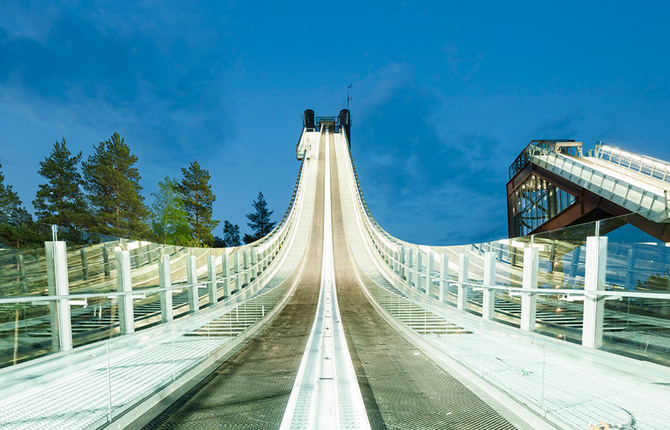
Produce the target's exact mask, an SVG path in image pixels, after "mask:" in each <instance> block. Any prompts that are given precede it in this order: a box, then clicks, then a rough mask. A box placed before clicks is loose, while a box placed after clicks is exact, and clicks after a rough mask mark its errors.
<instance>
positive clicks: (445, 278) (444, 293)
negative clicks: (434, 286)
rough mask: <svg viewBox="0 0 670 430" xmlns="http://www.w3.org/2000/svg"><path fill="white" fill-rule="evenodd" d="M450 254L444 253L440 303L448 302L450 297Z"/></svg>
mask: <svg viewBox="0 0 670 430" xmlns="http://www.w3.org/2000/svg"><path fill="white" fill-rule="evenodd" d="M448 288H449V256H448V255H447V254H446V253H444V254H442V264H441V265H440V303H447V301H448V300H447V298H448V297H449V290H448Z"/></svg>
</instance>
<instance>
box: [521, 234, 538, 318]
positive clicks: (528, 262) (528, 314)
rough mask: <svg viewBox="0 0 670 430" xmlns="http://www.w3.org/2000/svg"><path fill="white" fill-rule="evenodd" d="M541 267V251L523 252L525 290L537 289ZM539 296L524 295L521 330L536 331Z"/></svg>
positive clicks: (528, 248) (534, 249)
mask: <svg viewBox="0 0 670 430" xmlns="http://www.w3.org/2000/svg"><path fill="white" fill-rule="evenodd" d="M539 266H540V250H539V249H537V248H534V247H527V248H524V250H523V283H522V288H523V289H530V288H537V273H538V269H539ZM536 310H537V296H536V295H535V294H534V293H523V292H522V296H521V330H527V331H535V313H536Z"/></svg>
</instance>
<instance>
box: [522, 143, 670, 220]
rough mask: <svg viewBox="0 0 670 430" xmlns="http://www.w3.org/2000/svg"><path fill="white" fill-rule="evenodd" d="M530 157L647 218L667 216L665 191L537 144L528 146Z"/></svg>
mask: <svg viewBox="0 0 670 430" xmlns="http://www.w3.org/2000/svg"><path fill="white" fill-rule="evenodd" d="M530 159H531V161H532V162H533V163H534V164H536V165H538V166H540V167H543V168H545V169H547V170H549V171H551V172H553V173H556V174H558V175H560V176H562V177H564V178H566V179H567V180H569V181H571V182H573V183H575V184H577V185H579V186H580V187H582V188H584V189H587V190H589V191H591V192H593V193H595V194H597V195H599V196H602V197H604V198H606V199H608V200H610V201H612V202H613V203H616V204H618V205H620V206H622V207H624V208H626V209H628V210H630V211H631V212H634V213H638V214H640V215H642V216H643V217H645V218H647V219H649V220H652V221H655V222H663V221H666V220H668V219H670V204H669V200H668V197H669V194H668V190H664V191H663V190H655V191H652V190H650V189H645V188H643V187H641V186H638V185H634V184H632V183H629V182H627V181H625V180H621V179H618V178H615V177H612V176H610V175H607V174H606V173H603V172H601V171H599V170H597V169H594V168H592V167H590V166H588V165H586V164H584V163H581V162H579V161H578V160H575V159H572V158H569V157H565V156H562V155H560V154H556V153H553V152H551V151H547V150H545V149H542V148H538V147H533V148H530Z"/></svg>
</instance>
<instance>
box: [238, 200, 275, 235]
mask: <svg viewBox="0 0 670 430" xmlns="http://www.w3.org/2000/svg"><path fill="white" fill-rule="evenodd" d="M252 206H253V207H254V212H252V213H249V214H247V215H246V217H247V219H249V222H248V223H247V225H248V226H249V227H251V229H252V230H253V233H252V234H245V235H244V242H245V243H251V242H255V241H256V240H259V239H260V238H262V237H263V236H266V235H267V234H268V233H270V232H271V231H272V229H273V228H274V226H275V225H276V224H277V223H276V222H274V221H271V220H270V217H271V216H272V214H273V213H274V211H269V210H268V205H267V202H266V201H265V197H264V196H263V193H262V192H261V191H259V192H258V197H257V198H256V200H255V201H254V202H253V203H252Z"/></svg>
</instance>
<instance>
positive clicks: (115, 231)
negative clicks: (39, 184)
mask: <svg viewBox="0 0 670 430" xmlns="http://www.w3.org/2000/svg"><path fill="white" fill-rule="evenodd" d="M93 148H94V150H95V152H94V153H93V154H92V155H91V156H89V157H88V160H87V161H85V162H84V163H82V166H83V169H82V170H83V173H84V180H85V182H84V188H85V189H86V190H87V191H88V192H89V202H90V204H91V209H92V210H93V218H94V221H95V224H94V225H93V227H92V228H91V230H92V231H94V232H96V233H102V234H107V235H111V236H119V237H134V238H143V237H147V236H148V234H149V233H148V229H147V226H146V224H145V220H146V219H147V217H148V215H149V211H148V210H147V208H146V206H145V205H144V198H143V197H142V196H141V194H140V191H141V190H142V187H141V186H140V174H139V172H138V170H137V168H135V167H134V165H135V163H137V156H135V155H132V154H131V153H130V148H129V147H128V145H126V143H125V142H124V140H123V138H121V136H119V134H118V133H116V132H115V133H114V134H113V135H112V137H111V139H109V140H106V141H104V142H100V144H99V145H98V146H94V147H93Z"/></svg>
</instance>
